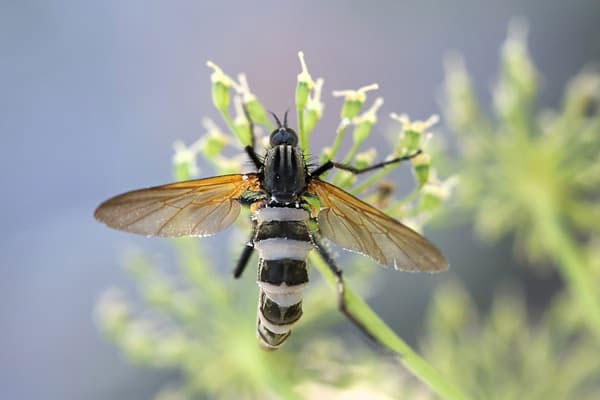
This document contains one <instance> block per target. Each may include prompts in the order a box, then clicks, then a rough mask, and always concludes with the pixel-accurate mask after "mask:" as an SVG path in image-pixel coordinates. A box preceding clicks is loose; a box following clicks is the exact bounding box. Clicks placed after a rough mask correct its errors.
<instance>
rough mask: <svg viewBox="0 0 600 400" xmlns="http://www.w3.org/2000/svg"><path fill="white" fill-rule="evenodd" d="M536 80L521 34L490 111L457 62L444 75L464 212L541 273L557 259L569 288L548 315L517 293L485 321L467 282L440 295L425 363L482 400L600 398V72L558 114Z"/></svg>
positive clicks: (507, 47)
mask: <svg viewBox="0 0 600 400" xmlns="http://www.w3.org/2000/svg"><path fill="white" fill-rule="evenodd" d="M539 80H540V78H539V74H538V72H537V68H536V67H535V66H534V64H533V62H532V61H531V58H530V56H529V52H528V50H527V46H526V43H525V35H524V31H523V30H522V29H520V30H519V29H516V30H515V29H513V30H511V31H510V33H509V36H508V39H507V40H506V42H505V43H504V46H503V47H502V51H501V63H500V76H499V78H498V81H497V84H496V86H495V88H494V90H493V93H492V100H493V106H494V107H493V113H492V114H491V115H490V114H488V113H486V112H485V111H484V107H482V106H481V105H480V101H479V100H478V98H477V96H476V94H475V90H474V87H473V84H472V83H471V80H470V78H469V75H468V73H467V72H466V69H465V67H464V63H463V62H462V61H461V60H460V59H458V58H456V57H455V58H454V59H452V60H451V62H449V63H448V68H447V73H446V83H445V93H446V114H447V120H448V121H449V124H450V126H451V128H452V129H453V130H454V131H455V133H456V135H457V138H458V144H459V152H460V156H459V158H458V160H457V161H456V162H455V165H456V168H457V169H458V170H459V171H460V185H459V190H458V196H457V198H458V199H457V203H458V205H459V207H461V208H462V209H463V211H465V213H464V214H465V215H472V216H473V219H474V224H475V228H476V231H477V232H478V233H479V234H480V235H481V236H482V237H484V238H486V239H487V240H490V241H495V240H498V239H499V238H501V237H502V236H506V235H510V236H513V237H514V242H515V244H516V248H517V250H518V252H519V254H521V255H525V256H526V257H528V259H529V260H530V261H531V262H532V265H533V266H535V265H538V263H537V261H540V260H550V261H551V262H552V263H551V265H554V266H555V267H556V268H557V270H558V272H559V273H560V274H561V276H562V277H563V279H564V282H565V284H566V286H567V289H568V290H567V291H566V292H564V293H563V292H560V293H559V294H558V295H557V296H556V298H555V299H554V301H553V303H552V305H551V306H550V307H549V308H548V309H547V310H545V311H543V313H542V316H541V318H539V320H537V319H536V320H533V318H531V317H529V318H528V316H527V307H526V304H525V301H524V299H523V296H522V295H521V294H519V293H518V291H517V292H515V291H512V292H508V293H503V294H500V295H498V296H496V300H495V302H494V304H493V306H492V308H491V310H490V312H489V315H488V316H487V317H480V316H478V314H479V313H478V312H477V310H476V309H475V306H474V305H473V303H472V301H471V300H470V298H469V297H468V295H467V294H466V292H465V290H464V289H463V288H462V287H460V286H459V285H456V284H453V285H451V286H448V287H446V288H443V289H441V290H440V291H438V293H437V296H436V301H435V302H434V305H433V306H432V309H431V311H430V313H429V316H428V319H429V323H428V329H427V331H428V332H429V335H428V337H427V339H426V340H425V341H424V343H425V345H424V348H425V354H426V358H427V359H428V360H430V361H431V362H432V364H434V365H436V366H439V368H440V369H441V370H442V372H444V373H445V374H446V376H447V377H450V378H451V379H452V380H454V381H455V382H457V385H458V386H459V387H461V388H464V389H465V390H467V392H468V393H470V394H472V395H473V396H474V397H476V398H482V399H538V398H539V399H566V398H569V399H572V398H577V399H580V398H590V399H591V398H598V397H599V396H600V384H599V382H600V368H599V367H600V365H599V361H598V360H599V358H598V357H597V355H598V354H600V353H599V350H600V348H599V347H600V346H599V343H600V342H599V341H598V339H600V292H599V290H598V287H600V279H599V278H600V274H599V272H600V269H599V268H598V266H599V263H598V259H599V258H598V257H599V256H600V247H599V246H598V234H599V233H600V229H599V227H600V203H599V202H598V200H599V195H600V185H599V183H600V168H599V165H600V163H599V161H600V109H599V105H600V74H599V73H598V72H596V71H593V70H589V69H588V70H584V71H583V72H581V73H580V74H578V75H577V76H575V77H574V78H573V79H572V80H571V81H570V82H569V83H568V85H567V89H566V91H565V95H564V98H563V102H562V106H561V108H560V109H559V110H546V111H542V112H539V111H537V110H536V104H535V100H536V97H537V93H538V82H539ZM539 264H541V263H539Z"/></svg>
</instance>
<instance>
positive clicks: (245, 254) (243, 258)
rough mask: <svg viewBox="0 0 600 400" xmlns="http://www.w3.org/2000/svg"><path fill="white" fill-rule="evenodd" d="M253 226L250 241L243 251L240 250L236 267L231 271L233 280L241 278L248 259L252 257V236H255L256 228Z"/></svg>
mask: <svg viewBox="0 0 600 400" xmlns="http://www.w3.org/2000/svg"><path fill="white" fill-rule="evenodd" d="M255 225H256V224H253V227H252V234H251V236H250V240H249V241H248V242H247V243H246V245H245V246H244V250H242V254H241V255H240V258H239V260H238V263H237V266H236V267H235V269H234V270H233V277H234V278H235V279H238V278H239V277H240V276H242V273H243V272H244V270H245V269H246V266H247V265H248V261H250V257H252V253H253V252H254V243H253V240H254V236H256V226H255Z"/></svg>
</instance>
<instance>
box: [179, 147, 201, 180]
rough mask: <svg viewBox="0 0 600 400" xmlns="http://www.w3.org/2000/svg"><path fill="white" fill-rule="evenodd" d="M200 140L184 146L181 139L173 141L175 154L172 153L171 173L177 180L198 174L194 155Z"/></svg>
mask: <svg viewBox="0 0 600 400" xmlns="http://www.w3.org/2000/svg"><path fill="white" fill-rule="evenodd" d="M201 140H202V139H200V140H198V141H196V142H195V143H194V144H192V145H191V146H189V147H188V146H186V145H185V144H184V143H183V142H182V141H179V140H178V141H176V142H175V143H173V148H174V149H175V154H174V155H173V167H174V171H173V175H174V176H175V180H177V181H187V180H189V179H192V178H193V177H195V176H197V175H198V166H197V165H196V155H197V154H198V151H199V149H200V146H201Z"/></svg>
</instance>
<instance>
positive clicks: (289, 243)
mask: <svg viewBox="0 0 600 400" xmlns="http://www.w3.org/2000/svg"><path fill="white" fill-rule="evenodd" d="M254 248H255V249H256V250H258V255H259V257H260V258H262V259H264V260H281V259H283V258H290V259H292V260H306V256H307V255H308V252H309V251H311V250H312V248H313V246H312V244H311V243H310V242H303V241H300V240H291V239H285V238H271V239H265V240H261V241H258V242H255V243H254Z"/></svg>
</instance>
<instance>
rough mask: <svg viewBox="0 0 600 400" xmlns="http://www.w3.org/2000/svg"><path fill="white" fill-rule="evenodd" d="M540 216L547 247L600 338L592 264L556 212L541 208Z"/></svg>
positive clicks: (599, 305) (599, 298)
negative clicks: (582, 254)
mask: <svg viewBox="0 0 600 400" xmlns="http://www.w3.org/2000/svg"><path fill="white" fill-rule="evenodd" d="M540 214H545V215H540ZM537 218H538V221H537V222H538V224H539V227H540V229H539V233H540V234H541V235H542V241H543V243H544V244H545V246H546V251H547V252H548V253H549V254H550V256H551V257H552V258H553V259H554V260H555V261H556V262H557V264H558V271H559V272H560V274H561V275H562V278H563V279H564V281H565V282H566V284H567V286H568V287H569V290H570V292H571V294H572V295H573V296H574V297H575V299H576V300H577V301H578V302H579V304H580V307H581V309H582V310H585V315H586V317H587V318H585V321H586V323H588V324H589V326H590V328H591V330H592V331H593V332H594V333H595V334H596V335H597V337H598V338H600V296H598V293H597V291H598V289H597V287H595V285H594V279H593V278H592V277H591V276H590V275H591V274H590V268H589V267H590V266H589V265H586V262H585V260H584V259H583V257H582V256H581V254H580V252H579V251H578V250H577V245H576V244H575V243H574V241H573V240H572V238H571V237H570V236H569V235H568V234H567V233H566V232H565V229H564V228H563V227H562V226H561V224H560V222H559V221H557V220H556V218H555V217H554V216H550V214H546V213H544V212H543V211H540V212H539V213H538V217H537Z"/></svg>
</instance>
